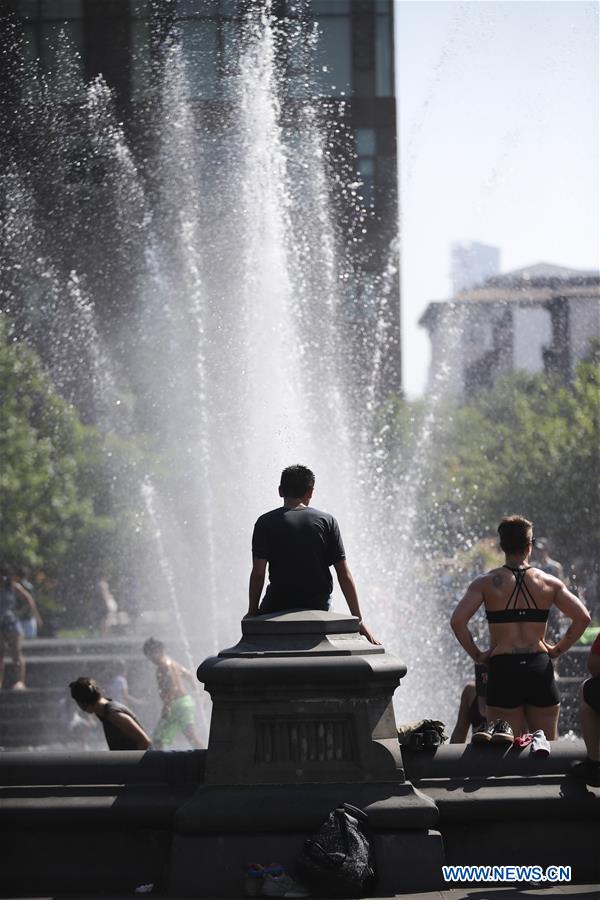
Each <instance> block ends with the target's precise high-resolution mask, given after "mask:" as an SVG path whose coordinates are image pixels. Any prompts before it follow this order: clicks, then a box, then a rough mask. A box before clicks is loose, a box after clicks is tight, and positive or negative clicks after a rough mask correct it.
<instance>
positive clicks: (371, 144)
mask: <svg viewBox="0 0 600 900" xmlns="http://www.w3.org/2000/svg"><path fill="white" fill-rule="evenodd" d="M355 140H356V156H357V161H356V167H357V169H358V174H359V176H360V180H361V181H362V185H361V188H360V196H361V197H362V199H363V202H364V205H365V206H366V207H370V208H373V207H374V206H375V179H376V173H377V135H376V132H375V129H374V128H357V129H356V130H355Z"/></svg>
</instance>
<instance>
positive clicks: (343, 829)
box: [298, 803, 375, 897]
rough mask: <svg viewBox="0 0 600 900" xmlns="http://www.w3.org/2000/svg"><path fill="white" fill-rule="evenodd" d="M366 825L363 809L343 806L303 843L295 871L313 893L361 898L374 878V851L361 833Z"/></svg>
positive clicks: (348, 805) (349, 805)
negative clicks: (302, 849)
mask: <svg viewBox="0 0 600 900" xmlns="http://www.w3.org/2000/svg"><path fill="white" fill-rule="evenodd" d="M366 822H367V815H366V813H364V812H363V811H362V809H358V807H356V806H352V805H351V804H349V803H344V804H343V806H340V807H338V808H337V809H334V810H332V811H331V812H330V813H329V815H328V816H327V818H326V819H325V821H324V822H323V824H322V825H321V827H320V828H319V830H318V832H317V833H316V834H315V835H314V837H312V838H310V839H308V840H306V841H305V842H304V851H303V853H302V856H301V858H300V860H299V863H298V868H299V873H301V878H302V880H303V881H304V882H306V884H307V885H308V886H309V887H310V888H311V890H312V891H313V893H314V894H316V895H317V896H327V897H361V896H362V897H364V895H365V893H366V892H367V891H368V889H369V887H370V886H371V884H372V883H373V881H374V879H375V862H374V858H373V851H372V848H371V845H370V843H369V839H368V837H367V836H366V834H365V833H364V831H363V828H364V826H365V825H366Z"/></svg>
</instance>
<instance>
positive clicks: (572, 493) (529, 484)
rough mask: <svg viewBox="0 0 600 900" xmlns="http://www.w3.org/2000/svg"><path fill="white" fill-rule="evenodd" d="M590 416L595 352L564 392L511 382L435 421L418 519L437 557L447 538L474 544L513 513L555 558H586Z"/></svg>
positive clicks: (591, 555)
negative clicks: (435, 543) (544, 539)
mask: <svg viewBox="0 0 600 900" xmlns="http://www.w3.org/2000/svg"><path fill="white" fill-rule="evenodd" d="M599 417H600V354H599V352H598V349H597V348H594V349H593V351H592V353H591V354H590V356H589V358H588V359H586V360H585V361H583V362H581V363H580V364H579V365H578V367H577V370H576V373H575V378H574V380H573V382H572V384H570V385H566V384H564V383H563V382H561V381H560V379H559V378H558V377H548V376H546V375H526V374H522V373H516V374H513V375H511V376H509V377H507V378H505V379H504V380H502V381H501V382H499V383H498V384H497V385H496V386H495V387H494V388H493V389H492V390H487V391H483V392H481V393H480V394H479V395H477V397H476V398H475V399H474V400H473V401H472V402H471V403H470V404H468V405H465V406H462V407H456V408H454V409H446V410H445V414H443V415H439V416H437V417H436V419H435V422H434V425H433V426H432V428H433V437H432V440H431V442H430V446H431V447H432V448H434V449H432V451H431V452H430V453H429V454H428V458H427V459H426V460H425V476H424V479H423V490H422V492H421V500H422V503H423V504H424V505H425V506H426V507H427V513H426V515H424V516H421V519H422V521H426V522H428V523H429V527H430V528H433V531H434V533H435V534H436V535H437V536H438V537H439V538H440V543H441V546H440V551H441V552H445V553H448V552H453V550H456V542H457V537H456V536H457V534H458V535H462V536H464V537H465V538H466V540H474V539H476V538H478V537H481V536H482V535H486V534H489V533H490V532H491V531H493V530H494V529H495V525H496V523H497V522H498V521H499V519H500V518H501V517H502V516H503V515H507V514H511V513H520V514H522V515H525V516H527V517H528V518H531V519H532V520H533V521H534V523H535V525H536V532H537V534H538V535H541V534H542V533H544V534H546V535H548V536H549V537H550V538H551V539H552V543H553V546H554V547H555V548H556V551H557V553H560V554H561V555H562V557H563V558H564V559H567V560H575V559H577V558H579V559H581V558H583V559H585V560H588V561H591V560H593V559H595V558H596V555H597V552H598V548H599V546H600V486H599V478H598V476H599V462H600V425H599ZM449 525H450V528H449V527H448V526H449ZM453 542H454V546H452V544H453Z"/></svg>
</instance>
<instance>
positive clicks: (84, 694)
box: [69, 677, 102, 706]
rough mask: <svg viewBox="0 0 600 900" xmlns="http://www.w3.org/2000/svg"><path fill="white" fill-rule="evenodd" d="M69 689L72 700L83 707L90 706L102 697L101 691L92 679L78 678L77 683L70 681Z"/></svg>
mask: <svg viewBox="0 0 600 900" xmlns="http://www.w3.org/2000/svg"><path fill="white" fill-rule="evenodd" d="M69 687H70V688H71V697H72V698H73V700H75V701H76V702H77V703H83V704H84V706H92V704H94V703H96V702H97V701H98V700H99V699H100V698H101V697H102V691H101V690H100V688H99V687H98V684H97V683H96V680H95V679H94V678H86V677H82V678H78V679H77V681H72V682H71V684H70V685H69Z"/></svg>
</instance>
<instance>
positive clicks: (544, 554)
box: [531, 537, 569, 642]
mask: <svg viewBox="0 0 600 900" xmlns="http://www.w3.org/2000/svg"><path fill="white" fill-rule="evenodd" d="M533 552H534V554H535V555H534V558H533V559H532V560H531V565H532V566H534V567H535V568H536V569H541V570H542V572H546V574H547V575H553V576H554V578H558V579H559V581H562V583H563V584H566V585H567V587H568V586H569V585H568V580H567V578H566V577H565V570H564V568H563V566H562V564H561V563H559V562H558V560H556V559H551V558H550V554H549V553H548V539H547V538H544V537H540V538H536V539H535V545H534V548H533ZM565 628H566V622H565V619H564V616H563V615H562V614H561V612H560V610H559V609H557V607H556V606H552V607H551V608H550V612H549V614H548V625H547V629H546V630H547V634H548V637H549V638H550V639H551V640H552V641H554V642H556V641H559V640H560V638H561V635H562V633H563V631H564V630H565Z"/></svg>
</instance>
